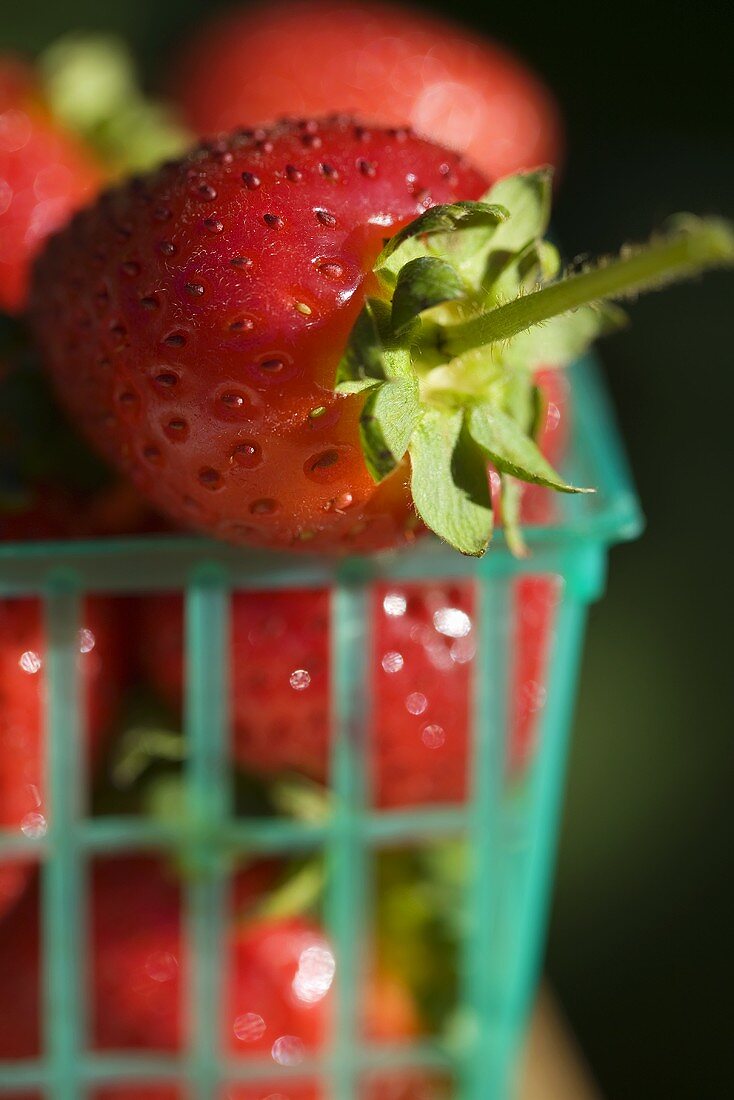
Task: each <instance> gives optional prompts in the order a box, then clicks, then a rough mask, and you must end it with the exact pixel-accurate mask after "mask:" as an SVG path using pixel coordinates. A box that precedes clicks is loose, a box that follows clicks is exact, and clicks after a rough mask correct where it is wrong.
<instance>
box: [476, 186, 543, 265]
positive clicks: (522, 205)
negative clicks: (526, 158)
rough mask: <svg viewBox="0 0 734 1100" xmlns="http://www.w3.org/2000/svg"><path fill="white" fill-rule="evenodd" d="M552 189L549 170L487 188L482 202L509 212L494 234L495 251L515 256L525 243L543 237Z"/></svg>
mask: <svg viewBox="0 0 734 1100" xmlns="http://www.w3.org/2000/svg"><path fill="white" fill-rule="evenodd" d="M552 185H553V171H552V169H551V168H537V169H536V170H535V171H533V172H518V173H517V174H516V175H514V176H506V177H505V178H504V179H501V180H498V181H497V183H495V184H493V185H492V187H490V189H489V191H488V192H487V194H486V195H484V196H483V197H482V202H485V203H489V204H491V205H499V206H503V207H505V208H506V209H507V210H509V211H510V216H509V218H507V220H506V221H504V222H503V223H502V225H501V226H500V227H498V229H497V232H496V233H495V236H494V239H493V241H492V244H493V247H494V248H497V249H498V250H500V251H505V252H512V253H515V252H519V251H521V250H522V249H523V248H524V247H525V245H526V244H527V243H528V241H532V240H535V239H536V238H538V237H542V236H543V234H544V233H545V232H546V230H547V229H548V223H549V221H550V208H551V192H552Z"/></svg>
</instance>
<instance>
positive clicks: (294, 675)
mask: <svg viewBox="0 0 734 1100" xmlns="http://www.w3.org/2000/svg"><path fill="white" fill-rule="evenodd" d="M310 683H311V673H310V672H308V671H307V670H306V669H305V668H297V669H295V670H294V671H293V672H291V676H290V685H291V687H292V688H293V690H294V691H305V690H306V688H307V687H308V685H309V684H310Z"/></svg>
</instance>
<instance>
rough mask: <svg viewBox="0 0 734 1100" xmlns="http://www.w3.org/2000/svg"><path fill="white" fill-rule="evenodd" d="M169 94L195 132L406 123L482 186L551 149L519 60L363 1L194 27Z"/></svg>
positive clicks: (242, 15)
mask: <svg viewBox="0 0 734 1100" xmlns="http://www.w3.org/2000/svg"><path fill="white" fill-rule="evenodd" d="M304 58H306V59H313V60H312V61H311V60H309V61H307V62H306V63H305V64H304V60H303V59H304ZM174 96H175V98H176V99H177V101H178V103H179V105H180V107H181V109H182V112H183V116H184V119H185V121H186V122H187V123H188V124H189V125H190V126H191V127H192V129H194V130H195V131H196V132H197V133H200V134H213V133H217V132H219V131H221V130H229V129H231V128H232V127H234V126H253V125H259V124H261V123H263V122H266V121H271V122H272V121H275V120H276V119H278V118H281V117H282V116H283V115H286V114H293V113H297V114H303V115H312V114H313V115H319V114H326V113H328V112H329V111H333V110H339V111H349V112H353V113H355V114H356V115H358V116H359V117H360V118H363V119H365V120H366V121H367V122H369V123H371V124H377V125H380V126H405V125H409V126H412V127H413V128H414V129H415V130H416V132H417V133H419V134H423V135H424V136H425V137H428V138H431V139H432V140H433V141H437V142H439V143H440V144H442V145H446V146H447V147H448V148H451V149H458V150H460V151H461V152H464V153H466V154H467V156H469V158H470V159H471V160H472V161H473V162H474V163H475V164H476V165H477V166H478V167H479V168H481V169H482V171H484V172H486V174H487V175H488V176H489V177H490V178H492V179H494V178H497V177H499V176H505V175H509V174H510V173H511V172H517V171H519V170H521V169H524V168H533V167H535V166H536V165H539V164H554V163H557V162H558V158H559V154H560V151H561V150H560V147H561V123H560V119H559V114H558V109H557V106H556V104H555V102H554V101H553V97H552V96H551V94H550V92H549V91H548V90H547V88H545V87H544V86H543V84H542V83H541V81H540V80H539V79H538V78H537V77H536V76H535V75H534V73H532V72H531V71H530V70H529V69H528V68H527V67H526V66H525V65H524V64H523V62H522V61H520V60H519V59H518V58H516V57H514V56H513V55H512V54H511V53H510V52H509V51H508V50H506V49H504V48H503V47H501V46H499V45H497V44H496V43H495V42H492V41H491V40H489V39H485V38H482V37H481V36H479V35H478V34H476V33H474V32H472V31H469V30H467V29H463V28H461V27H459V26H457V25H456V24H454V23H451V22H449V21H448V20H446V19H440V18H437V17H434V16H433V15H428V14H427V13H425V12H420V11H417V10H415V9H410V8H403V7H400V6H397V5H391V4H381V3H371V2H369V0H362V2H360V0H350V2H349V3H346V4H340V3H339V2H338V0H285V2H284V0H280V2H276V3H273V4H268V5H267V6H260V7H254V8H250V7H248V8H239V9H235V10H233V11H231V12H228V13H227V14H225V15H224V16H220V17H219V18H218V19H216V20H215V21H214V22H213V23H212V24H211V25H210V26H209V27H207V28H204V30H203V31H202V29H201V28H197V31H196V35H195V37H194V38H193V39H192V41H191V42H190V44H189V45H188V47H187V48H186V49H185V50H184V52H183V54H182V56H181V57H180V59H179V61H178V65H177V69H176V73H175V78H174Z"/></svg>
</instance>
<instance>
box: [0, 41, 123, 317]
mask: <svg viewBox="0 0 734 1100" xmlns="http://www.w3.org/2000/svg"><path fill="white" fill-rule="evenodd" d="M102 179H103V173H102V170H101V168H100V167H99V165H98V164H97V163H96V161H95V160H94V158H93V156H92V155H91V153H89V152H88V151H87V149H86V148H84V147H83V145H82V144H81V143H80V142H79V141H78V140H77V139H76V138H75V137H74V135H72V134H71V133H69V132H68V131H66V130H65V129H64V128H63V127H61V126H59V125H58V123H57V122H56V121H55V120H54V119H53V118H52V117H51V114H50V113H49V111H48V109H47V107H46V106H45V104H44V102H43V100H42V95H41V92H40V90H39V87H38V84H37V81H36V77H35V75H34V74H33V72H32V70H31V69H30V68H28V67H26V66H25V65H23V64H22V63H21V62H19V61H17V60H16V59H15V58H12V57H0V308H1V309H3V310H6V311H7V312H10V313H18V312H20V311H22V310H23V308H24V306H25V301H26V293H27V283H28V274H29V270H30V266H31V262H32V260H33V257H34V256H35V254H36V253H37V252H38V250H39V248H40V247H41V244H42V242H43V241H44V239H45V238H46V237H47V236H48V235H49V233H53V232H54V231H55V230H56V229H58V228H59V227H60V226H62V225H64V224H65V222H66V221H68V219H69V217H70V216H71V214H72V212H73V211H74V210H77V209H78V208H79V207H80V206H82V205H83V204H84V203H85V202H88V201H89V199H91V198H92V196H93V195H94V194H95V192H96V191H97V189H98V188H99V185H100V184H101V182H102Z"/></svg>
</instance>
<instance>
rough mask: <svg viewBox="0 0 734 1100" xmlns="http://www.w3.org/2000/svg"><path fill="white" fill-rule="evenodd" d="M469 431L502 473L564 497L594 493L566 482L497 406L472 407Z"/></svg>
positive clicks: (517, 425)
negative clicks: (566, 494) (543, 487)
mask: <svg viewBox="0 0 734 1100" xmlns="http://www.w3.org/2000/svg"><path fill="white" fill-rule="evenodd" d="M467 427H468V430H469V433H470V435H471V436H472V438H473V439H474V441H475V442H476V443H477V444H478V445H479V446H480V447H481V448H482V450H483V451H484V453H485V454H486V456H487V458H488V459H489V460H490V461H491V462H492V463H493V464H494V465H495V466H496V467H497V469H498V470H499V471H500V473H503V474H511V475H512V476H513V477H519V478H521V479H522V480H523V481H530V482H532V483H533V484H535V485H545V486H546V487H547V488H549V489H556V490H557V491H558V492H562V493H589V492H593V490H592V489H582V488H578V487H577V486H575V485H569V484H568V482H566V481H564V479H563V478H562V477H561V476H560V475H559V474H557V473H556V471H555V470H554V469H553V467H552V466H551V464H550V463H549V462H548V461H547V459H546V458H544V457H543V454H542V453H541V451H540V449H539V448H538V446H537V444H536V443H534V442H533V440H532V439H531V438H530V436H529V435H527V433H526V432H525V431H524V430H523V429H522V428H521V427H520V425H519V424H518V422H517V421H516V420H514V419H513V418H512V417H511V416H508V415H507V413H505V412H502V411H501V410H500V409H498V408H497V407H496V406H494V405H492V404H489V403H485V404H477V405H474V406H472V408H471V409H470V410H469V412H468V415H467Z"/></svg>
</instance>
